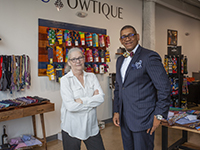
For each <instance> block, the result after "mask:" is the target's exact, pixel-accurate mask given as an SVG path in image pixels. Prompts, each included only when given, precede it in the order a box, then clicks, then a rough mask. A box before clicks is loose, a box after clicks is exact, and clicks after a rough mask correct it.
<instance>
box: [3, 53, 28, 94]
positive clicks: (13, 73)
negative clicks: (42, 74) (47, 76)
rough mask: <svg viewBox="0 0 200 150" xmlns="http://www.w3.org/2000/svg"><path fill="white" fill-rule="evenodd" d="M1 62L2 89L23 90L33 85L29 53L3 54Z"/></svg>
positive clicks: (11, 91)
mask: <svg viewBox="0 0 200 150" xmlns="http://www.w3.org/2000/svg"><path fill="white" fill-rule="evenodd" d="M0 62H1V65H0V66H2V67H0V91H7V90H9V91H10V93H11V94H12V93H13V91H14V90H17V92H19V91H23V90H24V88H25V87H27V88H29V86H30V85H31V80H30V79H31V78H30V62H29V57H28V56H27V55H21V56H15V55H12V56H7V55H1V56H0Z"/></svg>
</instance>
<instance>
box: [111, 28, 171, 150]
mask: <svg viewBox="0 0 200 150" xmlns="http://www.w3.org/2000/svg"><path fill="white" fill-rule="evenodd" d="M139 39H140V37H139V34H138V33H137V32H136V30H135V28H134V27H132V26H130V25H126V26H124V27H123V28H122V29H121V31H120V42H121V44H122V45H123V46H124V47H125V49H126V52H125V54H124V55H122V56H120V57H119V58H118V59H117V64H116V84H115V91H114V116H113V122H114V124H115V125H116V126H120V127H121V135H122V141H123V146H124V150H153V148H154V131H155V129H156V128H157V127H158V126H159V124H160V123H161V121H164V120H165V121H166V118H167V114H168V110H169V105H170V91H171V87H170V82H169V79H168V76H167V74H166V72H165V69H164V67H163V65H162V62H161V58H160V56H159V55H158V54H157V53H156V52H155V51H152V50H148V49H145V48H143V47H141V46H140V45H139V44H138V41H139ZM129 54H130V56H129Z"/></svg>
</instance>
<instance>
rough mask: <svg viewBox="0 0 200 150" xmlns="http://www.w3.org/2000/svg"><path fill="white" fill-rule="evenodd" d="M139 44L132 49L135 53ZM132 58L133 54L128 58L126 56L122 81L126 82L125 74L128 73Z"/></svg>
mask: <svg viewBox="0 0 200 150" xmlns="http://www.w3.org/2000/svg"><path fill="white" fill-rule="evenodd" d="M138 46H139V44H138V45H136V47H135V48H134V49H133V50H132V52H133V53H134V54H135V52H136V50H137V48H138ZM131 59H132V57H131V56H128V57H127V58H124V61H123V63H122V66H121V69H120V71H121V77H122V83H124V79H125V75H126V70H127V68H128V66H129V64H130V62H131Z"/></svg>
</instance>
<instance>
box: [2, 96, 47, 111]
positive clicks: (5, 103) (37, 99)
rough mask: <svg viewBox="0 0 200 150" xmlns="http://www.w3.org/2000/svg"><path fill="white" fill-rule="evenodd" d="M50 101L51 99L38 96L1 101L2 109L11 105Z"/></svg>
mask: <svg viewBox="0 0 200 150" xmlns="http://www.w3.org/2000/svg"><path fill="white" fill-rule="evenodd" d="M45 101H46V102H49V101H50V100H48V99H46V98H42V97H38V96H27V97H19V98H16V99H8V100H2V101H0V109H2V108H7V107H10V106H14V107H18V106H26V105H28V104H38V103H42V102H45Z"/></svg>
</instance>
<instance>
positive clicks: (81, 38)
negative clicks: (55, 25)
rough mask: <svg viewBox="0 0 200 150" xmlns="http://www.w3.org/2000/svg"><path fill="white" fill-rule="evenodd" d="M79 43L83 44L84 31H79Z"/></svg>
mask: <svg viewBox="0 0 200 150" xmlns="http://www.w3.org/2000/svg"><path fill="white" fill-rule="evenodd" d="M79 35H80V41H81V45H85V33H84V32H79Z"/></svg>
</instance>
